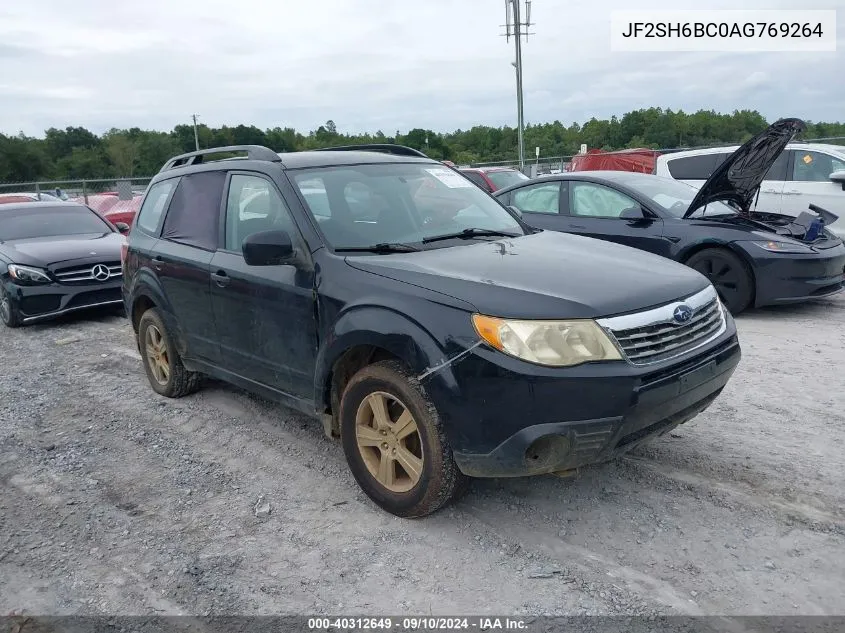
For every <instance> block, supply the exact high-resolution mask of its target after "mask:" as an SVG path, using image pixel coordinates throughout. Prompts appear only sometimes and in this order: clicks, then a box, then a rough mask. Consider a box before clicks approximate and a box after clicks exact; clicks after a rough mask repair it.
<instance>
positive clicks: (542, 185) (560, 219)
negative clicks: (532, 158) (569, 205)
mask: <svg viewBox="0 0 845 633" xmlns="http://www.w3.org/2000/svg"><path fill="white" fill-rule="evenodd" d="M568 187H569V183H568V182H566V181H559V180H557V181H556V180H550V181H549V182H539V183H536V184H533V185H528V186H525V187H521V188H519V189H515V190H514V191H512V192H511V193H510V194H509V200H508V201H506V202H507V204H509V205H511V206H514V207H516V208H517V209H519V210H520V211H522V219H523V220H524V221H525V222H526V223H527V224H528V225H530V226H535V227H537V228H538V229H546V230H548V231H562V232H565V231H566V230H567V226H568V218H567V217H565V216H563V215H561V206H560V201H561V198H564V199H565V198H566V196H567V195H568V191H569V188H568Z"/></svg>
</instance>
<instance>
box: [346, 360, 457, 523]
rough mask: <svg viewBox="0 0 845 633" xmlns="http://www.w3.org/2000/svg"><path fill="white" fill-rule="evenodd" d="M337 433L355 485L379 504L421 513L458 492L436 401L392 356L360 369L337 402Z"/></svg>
mask: <svg viewBox="0 0 845 633" xmlns="http://www.w3.org/2000/svg"><path fill="white" fill-rule="evenodd" d="M340 431H341V432H340V435H341V441H342V443H343V451H344V453H345V454H346V461H347V462H348V463H349V468H350V470H351V471H352V474H353V476H354V477H355V480H356V481H357V482H358V485H360V486H361V488H362V489H363V491H364V492H365V493H366V494H367V496H368V497H369V498H370V499H372V500H373V501H374V502H375V503H376V504H377V505H378V506H379V507H381V508H382V509H384V510H386V511H387V512H390V513H391V514H395V515H396V516H399V517H403V518H416V517H422V516H425V515H427V514H431V513H432V512H435V511H437V510H438V509H440V508H442V507H443V506H445V505H446V504H448V503H449V502H451V501H453V500H454V499H456V498H458V497H459V496H460V495H461V494H462V493H463V492H464V491H465V490H466V487H467V484H468V482H469V480H468V478H467V477H466V476H465V475H464V474H463V473H461V472H460V470H458V467H457V465H456V464H455V460H454V458H453V457H452V449H451V447H450V445H449V441H448V439H447V438H446V434H445V432H444V430H443V425H442V423H441V422H440V417H439V416H438V414H437V410H436V409H435V408H434V404H433V403H432V402H431V400H430V399H429V398H428V396H427V395H426V393H425V389H423V387H422V385H420V383H419V381H418V380H417V379H416V378H414V377H413V376H412V375H411V373H410V372H409V371H408V370H407V369H406V368H405V367H404V365H402V363H400V362H398V361H392V360H389V361H381V362H378V363H374V364H372V365H369V366H367V367H365V368H364V369H362V370H360V371H359V372H358V373H357V374H355V375H354V376H353V377H352V379H351V380H350V381H349V383H348V384H347V385H346V388H345V389H344V392H343V396H342V397H341V401H340Z"/></svg>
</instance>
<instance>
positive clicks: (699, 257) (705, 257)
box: [686, 248, 754, 315]
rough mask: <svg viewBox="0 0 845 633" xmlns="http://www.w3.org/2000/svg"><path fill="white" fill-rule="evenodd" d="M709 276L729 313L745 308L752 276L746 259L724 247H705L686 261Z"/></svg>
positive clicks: (751, 297) (751, 293) (751, 296)
mask: <svg viewBox="0 0 845 633" xmlns="http://www.w3.org/2000/svg"><path fill="white" fill-rule="evenodd" d="M686 265H687V266H689V267H690V268H692V269H694V270H697V271H698V272H700V273H701V274H702V275H704V276H705V277H707V278H708V279H709V280H710V283H712V284H713V287H714V288H715V289H716V292H717V293H719V298H720V299H721V300H722V303H723V304H725V307H726V308H727V309H728V310H729V311H730V313H731V314H734V315H736V314H739V313H740V312H743V311H744V310H746V309H747V308H748V307H749V306H750V305H751V303H752V301H753V300H754V277H753V275H752V274H751V270H750V269H749V268H748V266H747V265H746V263H745V262H744V261H742V259H740V258H739V256H737V255H736V254H734V253H732V252H731V251H729V250H728V249H726V248H705V249H704V250H702V251H698V252H697V253H695V254H694V255H693V256H692V257H690V258H689V259H688V260H687V261H686Z"/></svg>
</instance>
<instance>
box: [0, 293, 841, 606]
mask: <svg viewBox="0 0 845 633" xmlns="http://www.w3.org/2000/svg"><path fill="white" fill-rule="evenodd" d="M738 325H739V330H740V335H741V341H742V344H743V352H744V357H743V360H742V362H741V364H740V367H739V369H738V370H737V372H736V374H735V375H734V378H733V380H732V381H731V383H730V384H729V385H728V387H727V388H726V389H725V391H724V393H723V395H722V396H721V397H720V398H719V399H718V400H717V401H716V403H715V404H714V405H713V406H712V407H711V408H710V409H709V410H708V411H707V412H705V413H704V414H702V415H700V416H699V417H698V418H696V419H695V420H694V421H693V422H691V423H689V424H687V425H684V426H682V427H680V428H679V429H677V430H676V431H675V432H673V433H672V434H671V435H670V436H666V437H664V438H662V439H660V440H658V441H656V442H654V443H653V444H651V445H649V446H648V447H644V448H641V449H638V450H637V451H636V452H635V453H632V454H631V455H629V456H627V457H624V458H621V459H619V460H617V461H615V462H613V463H610V464H606V465H603V466H600V467H596V468H592V469H588V470H586V471H583V472H582V473H581V474H580V475H579V476H578V477H576V478H574V479H559V478H556V477H552V476H549V477H539V478H533V479H522V480H485V481H477V482H474V484H473V486H472V488H471V490H470V492H469V493H468V495H467V496H466V497H465V498H464V499H463V500H462V501H461V502H459V503H458V504H456V505H454V506H452V507H451V508H449V509H448V510H444V511H442V512H440V513H438V514H436V515H434V516H431V517H428V518H426V519H421V520H416V521H408V520H401V519H397V518H394V517H392V516H390V515H387V514H385V513H384V512H382V511H380V510H378V509H377V508H376V507H375V506H374V505H373V504H372V503H371V502H369V500H367V499H366V497H365V496H364V495H363V494H362V493H361V492H360V491H359V490H358V488H357V486H356V484H355V482H354V480H353V479H352V476H351V475H350V474H349V473H348V471H347V468H346V464H345V461H344V458H343V452H342V449H341V447H340V446H339V444H337V443H335V442H332V441H330V440H328V439H326V438H325V437H324V436H323V435H322V431H321V428H320V425H319V423H316V422H312V421H310V420H308V419H306V418H304V417H302V416H300V415H298V414H295V413H291V412H290V411H288V410H285V409H282V408H279V407H278V406H276V405H274V404H272V403H269V402H267V401H264V400H262V399H260V398H256V397H254V396H251V395H249V394H246V393H244V392H242V391H239V390H237V389H234V388H232V387H229V386H226V385H224V384H220V383H216V382H212V383H208V384H207V385H206V387H205V388H204V390H202V391H201V392H200V393H197V394H195V395H193V396H190V397H187V398H184V399H182V400H167V399H164V398H160V397H158V396H156V395H155V394H154V393H153V391H152V390H151V389H150V388H149V386H148V384H147V380H146V377H145V376H144V374H143V371H142V369H141V364H140V358H139V356H138V354H137V351H136V349H135V347H134V343H133V340H132V331H131V327H130V326H129V325H128V323H127V322H126V321H125V320H124V319H123V318H121V317H119V316H113V315H93V316H92V315H84V316H82V317H76V318H72V319H66V320H63V321H60V322H58V323H53V324H49V325H39V326H32V327H27V328H22V329H20V330H2V331H0V358H2V360H3V362H2V364H0V613H8V612H10V611H15V610H21V609H23V610H25V611H26V612H28V613H33V614H98V613H108V614H143V615H153V614H197V615H207V614H211V615H218V614H231V613H239V614H271V613H272V614H296V613H308V614H321V613H333V614H340V615H354V614H358V615H367V614H379V613H380V614H393V615H397V614H402V613H415V614H456V613H467V612H472V613H475V614H481V615H484V614H498V615H502V614H503V613H505V614H511V615H528V614H650V615H656V614H673V613H682V614H692V615H696V614H790V615H791V614H828V615H830V614H842V613H843V612H845V602H844V601H843V586H845V571H843V570H845V531H844V529H843V528H845V503H844V502H845V487H843V485H842V483H843V472H845V469H843V466H844V465H845V457H844V456H845V444H843V438H845V389H843V384H845V297H839V298H836V299H831V300H827V301H822V302H818V303H814V304H809V305H803V306H794V307H782V308H778V309H769V310H762V311H756V312H752V313H750V314H747V315H744V316H741V317H740V318H739V319H738ZM268 504H269V505H268ZM268 509H269V513H268V512H267V510H268Z"/></svg>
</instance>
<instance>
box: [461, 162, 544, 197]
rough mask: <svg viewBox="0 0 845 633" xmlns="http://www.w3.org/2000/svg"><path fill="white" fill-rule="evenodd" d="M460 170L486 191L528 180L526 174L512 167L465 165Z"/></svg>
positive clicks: (491, 191)
mask: <svg viewBox="0 0 845 633" xmlns="http://www.w3.org/2000/svg"><path fill="white" fill-rule="evenodd" d="M460 172H461V173H462V174H463V175H464V176H466V177H467V178H469V179H470V180H471V181H472V182H474V183H475V184H476V185H478V186H479V187H481V188H482V189H484V191H486V192H488V193H493V192H494V191H498V190H499V189H504V188H505V187H509V186H511V185H515V184H517V183H519V182H522V181H523V180H529V178H528V176H526V175H525V174H523V173H522V172H521V171H519V170H517V169H513V168H512V167H466V168H464V169H461V170H460Z"/></svg>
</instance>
